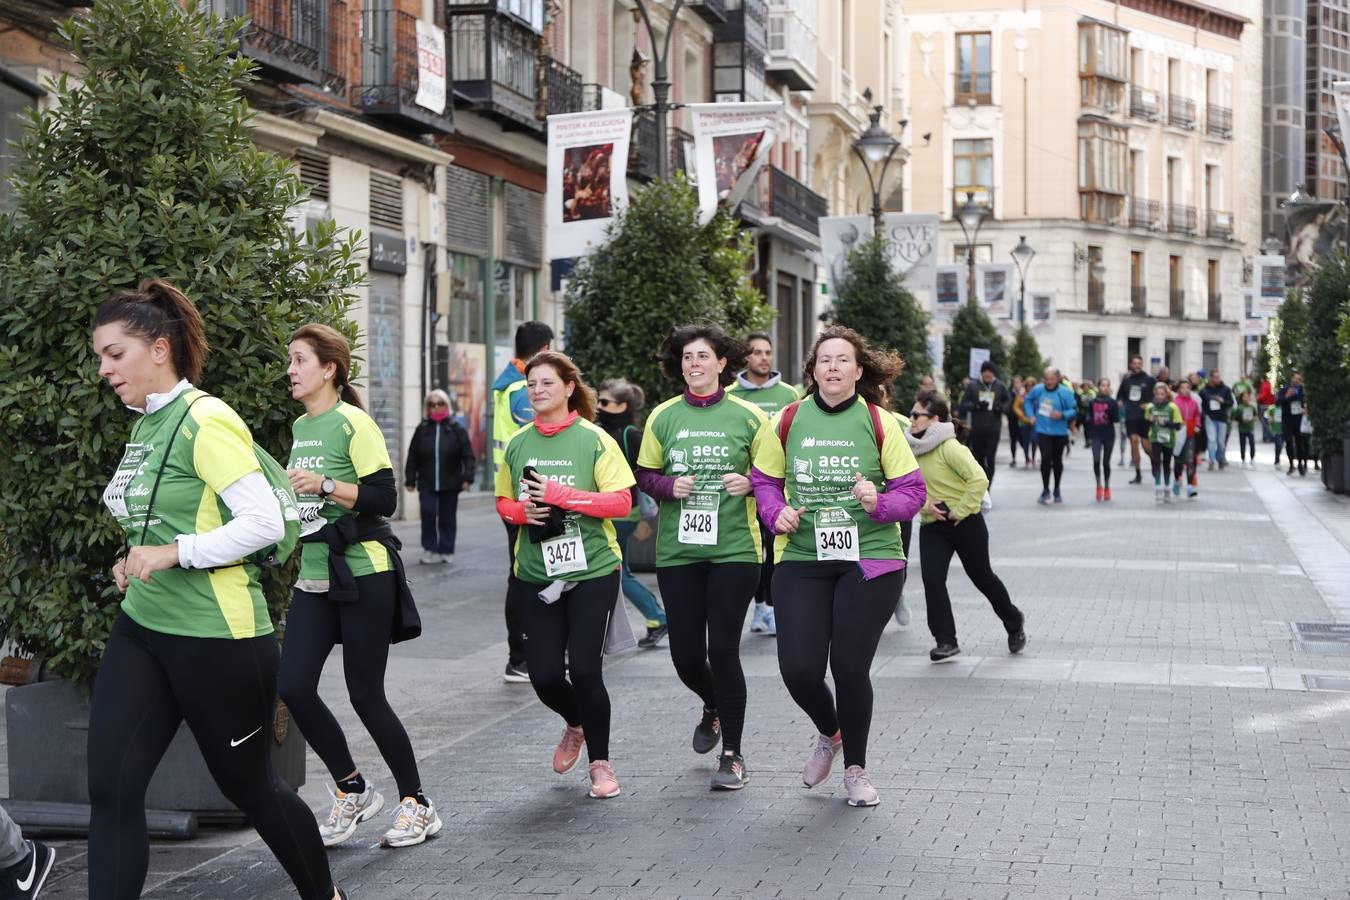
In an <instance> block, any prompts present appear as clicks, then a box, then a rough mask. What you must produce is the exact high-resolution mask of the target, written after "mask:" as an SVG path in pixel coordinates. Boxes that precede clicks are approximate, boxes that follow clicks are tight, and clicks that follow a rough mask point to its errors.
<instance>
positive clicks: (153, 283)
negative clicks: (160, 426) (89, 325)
mask: <svg viewBox="0 0 1350 900" xmlns="http://www.w3.org/2000/svg"><path fill="white" fill-rule="evenodd" d="M114 322H116V323H119V324H120V325H121V326H122V327H123V328H124V329H126V331H127V332H128V333H130V334H134V335H136V336H137V337H140V338H142V339H144V340H146V341H148V342H150V343H152V344H153V343H154V342H155V341H157V340H159V339H160V338H164V339H165V340H166V341H168V343H169V352H170V356H171V358H172V359H173V368H174V372H175V373H176V374H177V375H178V377H179V378H186V379H187V380H188V381H190V382H192V383H193V384H194V385H195V384H198V383H199V382H200V380H201V377H202V367H203V366H205V365H206V358H207V357H208V356H209V355H210V353H211V348H210V345H208V344H207V342H206V326H205V324H204V323H203V322H202V314H201V313H200V312H198V311H197V307H196V306H194V305H193V303H192V301H191V300H189V299H188V298H187V296H186V295H184V294H183V292H182V291H180V290H178V288H176V287H174V286H173V285H172V284H170V283H169V282H167V281H164V280H163V279H160V278H147V279H146V280H144V281H142V282H141V283H140V284H138V285H137V286H136V290H134V291H118V292H117V293H115V294H113V295H112V296H111V297H109V298H108V299H107V300H104V301H103V302H102V303H101V304H99V307H98V312H96V313H95V314H94V327H95V328H99V327H100V326H103V325H110V324H112V323H114Z"/></svg>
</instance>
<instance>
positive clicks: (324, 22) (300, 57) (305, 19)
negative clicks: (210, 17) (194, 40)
mask: <svg viewBox="0 0 1350 900" xmlns="http://www.w3.org/2000/svg"><path fill="white" fill-rule="evenodd" d="M208 8H209V9H210V10H211V11H212V12H214V13H217V14H219V15H222V16H243V17H244V18H246V19H248V28H247V29H246V30H245V32H244V35H243V52H244V55H245V56H247V57H249V58H250V59H252V60H253V61H254V62H256V63H257V64H258V67H259V69H260V70H261V75H262V76H263V78H265V79H268V80H271V81H275V82H279V83H282V84H296V83H304V84H317V85H321V86H322V87H325V88H327V89H329V90H332V91H342V90H344V89H345V88H346V87H347V77H346V71H345V70H346V60H347V4H346V2H345V0H210V4H209V7H208Z"/></svg>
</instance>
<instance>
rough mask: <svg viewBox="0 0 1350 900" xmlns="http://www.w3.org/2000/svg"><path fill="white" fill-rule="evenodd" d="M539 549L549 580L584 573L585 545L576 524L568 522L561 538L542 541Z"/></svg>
mask: <svg viewBox="0 0 1350 900" xmlns="http://www.w3.org/2000/svg"><path fill="white" fill-rule="evenodd" d="M539 549H540V550H542V551H543V553H544V572H545V573H546V574H547V575H548V577H549V578H557V577H558V576H559V575H569V574H571V573H572V572H584V571H586V545H585V544H584V543H582V540H581V528H580V527H579V526H578V525H577V523H576V522H568V523H567V525H566V530H565V531H564V532H563V534H562V536H561V537H556V538H553V539H552V540H550V541H544V542H543V543H542V544H540V545H539Z"/></svg>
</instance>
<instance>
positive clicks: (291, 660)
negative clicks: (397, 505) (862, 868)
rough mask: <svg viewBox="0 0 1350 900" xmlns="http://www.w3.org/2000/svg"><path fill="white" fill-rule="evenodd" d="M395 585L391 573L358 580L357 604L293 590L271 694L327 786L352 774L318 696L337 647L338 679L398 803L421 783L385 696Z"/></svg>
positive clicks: (337, 729)
mask: <svg viewBox="0 0 1350 900" xmlns="http://www.w3.org/2000/svg"><path fill="white" fill-rule="evenodd" d="M395 578H396V576H395V574H394V573H393V572H380V573H379V574H376V575H363V576H361V577H360V578H357V579H356V587H357V590H358V591H359V593H360V597H359V599H357V600H355V601H353V602H351V603H334V602H333V601H331V600H329V599H328V593H327V592H324V593H320V594H314V593H310V592H309V591H301V590H297V591H296V592H295V596H294V598H293V599H292V600H291V608H290V611H289V612H288V613H287V614H286V643H285V645H284V647H283V650H282V654H281V677H280V679H279V680H278V690H279V691H280V693H281V699H282V700H283V701H285V703H286V705H287V706H288V707H290V710H291V715H293V716H294V717H295V723H296V724H297V725H299V726H300V731H301V732H302V733H303V734H304V736H305V740H306V741H307V742H308V743H309V745H310V746H311V747H313V748H314V752H315V753H317V754H319V759H321V760H323V764H324V765H325V766H327V767H328V774H329V775H331V776H333V780H334V781H341V780H343V779H344V778H347V777H349V776H350V775H351V773H352V772H355V771H358V769H357V765H356V763H355V762H354V761H353V760H352V751H351V750H350V749H349V748H348V746H347V738H346V736H345V735H344V734H343V733H342V726H341V725H339V724H338V722H337V719H335V718H333V713H332V711H331V710H330V709H329V708H328V706H327V705H326V704H325V703H324V702H323V699H322V698H321V697H319V676H320V675H321V674H323V664H324V662H325V661H327V659H328V655H329V654H330V653H332V652H333V647H334V645H336V644H338V643H341V644H342V673H343V675H345V676H346V679H347V696H348V697H349V698H350V699H351V703H352V709H354V710H356V714H357V715H358V716H359V717H360V718H361V724H362V725H364V726H366V731H368V732H370V736H371V737H372V738H374V739H375V746H376V747H378V748H379V749H380V755H381V756H382V757H384V761H385V762H386V763H388V764H389V771H391V772H392V773H393V774H394V782H395V784H397V785H398V795H399V797H400V798H402V797H412V796H416V795H417V794H418V793H419V792H420V791H421V790H422V779H421V776H420V775H418V772H417V758H416V757H415V756H414V755H413V749H412V741H410V740H408V731H407V729H405V728H404V727H403V723H402V722H400V721H399V718H398V715H397V714H396V713H395V712H394V710H393V709H392V708H391V707H390V706H389V700H388V698H386V697H385V693H384V669H385V664H386V663H388V661H389V631H390V628H391V627H392V626H393V623H394V604H395V603H396V602H398V601H397V596H398V588H397V587H396V581H395Z"/></svg>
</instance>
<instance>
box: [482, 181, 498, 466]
mask: <svg viewBox="0 0 1350 900" xmlns="http://www.w3.org/2000/svg"><path fill="white" fill-rule="evenodd" d="M501 194H502V179H501V176H498V175H493V176H492V179H491V181H489V182H488V203H487V237H488V241H487V248H488V249H487V255H486V256H485V257H483V274H482V278H483V343H484V344H485V345H486V347H485V350H486V354H487V360H486V362H485V363H484V364H483V371H484V377H485V378H486V379H487V393H486V395H485V396H486V397H487V401H486V402H485V403H484V407H485V408H486V419H487V422H486V427H487V447H488V457H487V464H486V465H485V466H483V489H484V490H488V491H490V490H492V482H493V479H494V477H495V476H496V474H497V473H496V472H494V471H493V465H492V433H493V428H494V427H495V424H496V423H495V422H494V421H493V420H494V419H495V418H496V417H495V416H494V415H493V413H494V411H495V407H496V404H495V403H494V402H493V398H492V382H494V381H496V380H497V372H496V368H497V296H496V285H497V279H496V277H495V273H496V271H497V198H498V197H500V196H501Z"/></svg>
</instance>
